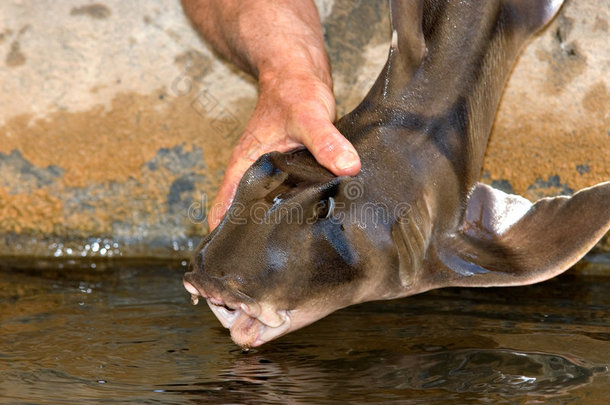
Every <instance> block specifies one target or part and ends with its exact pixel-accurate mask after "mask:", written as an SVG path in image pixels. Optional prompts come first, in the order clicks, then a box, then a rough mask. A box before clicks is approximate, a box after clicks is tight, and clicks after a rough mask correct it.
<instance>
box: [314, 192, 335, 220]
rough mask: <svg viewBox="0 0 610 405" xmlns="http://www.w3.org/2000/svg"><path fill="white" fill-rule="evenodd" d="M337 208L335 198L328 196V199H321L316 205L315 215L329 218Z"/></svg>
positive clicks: (317, 217) (320, 217)
mask: <svg viewBox="0 0 610 405" xmlns="http://www.w3.org/2000/svg"><path fill="white" fill-rule="evenodd" d="M334 210H335V199H334V198H332V197H328V198H327V199H324V200H320V201H318V202H317V203H316V205H315V207H314V215H315V218H316V219H327V218H329V217H331V216H332V215H333V211H334Z"/></svg>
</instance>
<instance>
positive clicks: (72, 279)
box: [0, 265, 610, 404]
mask: <svg viewBox="0 0 610 405" xmlns="http://www.w3.org/2000/svg"><path fill="white" fill-rule="evenodd" d="M183 272H184V269H176V268H173V269H172V268H169V267H168V268H153V267H151V266H144V265H140V266H138V265H133V266H130V267H123V268H114V269H112V268H111V269H104V270H99V269H97V270H78V271H77V270H57V269H53V268H50V269H47V270H44V271H43V270H36V271H34V270H31V271H28V270H27V269H25V270H24V269H20V270H13V269H10V268H6V267H5V268H3V269H1V270H0V402H3V403H16V404H17V403H24V404H25V403H36V404H46V403H53V404H56V403H63V404H66V403H78V404H81V403H90V402H109V401H117V402H118V401H120V402H130V403H176V404H181V403H248V404H250V403H252V404H257V403H258V404H269V403H293V404H297V403H308V404H309V403H314V404H322V403H336V402H339V401H340V402H344V403H396V404H539V403H547V404H576V403H585V404H606V403H608V402H607V398H609V397H610V372H609V368H610V278H607V277H601V276H595V277H587V276H582V275H578V276H574V275H571V274H570V273H568V274H564V275H563V276H560V277H558V278H556V279H554V280H551V281H549V282H546V283H542V284H538V285H535V286H529V287H518V288H494V289H457V288H455V289H444V290H437V291H432V292H429V293H426V294H422V295H419V296H414V297H409V298H405V299H401V300H395V301H389V302H375V303H367V304H363V305H359V306H355V307H351V308H347V309H345V310H342V311H339V312H336V313H334V314H332V315H330V316H329V317H327V318H325V319H323V320H321V321H319V322H317V323H316V324H314V325H312V326H310V327H308V328H305V329H303V330H301V331H297V332H295V333H292V334H290V335H288V336H285V337H283V338H281V339H279V340H278V341H275V342H272V343H270V344H267V345H265V346H263V347H261V348H259V349H256V350H252V351H250V352H249V353H242V352H241V351H240V350H239V349H238V348H237V347H236V346H235V345H233V344H232V342H231V340H230V338H229V334H228V332H227V331H226V330H225V329H223V328H222V327H221V326H220V324H219V323H218V321H217V320H216V319H215V318H214V317H213V315H212V313H211V311H210V310H209V309H208V308H207V306H205V305H199V306H195V307H194V306H191V305H190V299H189V297H188V294H187V293H186V292H185V291H184V289H183V287H182V283H181V277H182V273H183ZM607 274H610V272H608V273H607Z"/></svg>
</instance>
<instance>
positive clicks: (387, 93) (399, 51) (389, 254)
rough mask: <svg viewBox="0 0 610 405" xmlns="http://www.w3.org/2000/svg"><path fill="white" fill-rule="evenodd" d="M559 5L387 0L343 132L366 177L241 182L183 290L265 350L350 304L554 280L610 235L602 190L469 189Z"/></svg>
mask: <svg viewBox="0 0 610 405" xmlns="http://www.w3.org/2000/svg"><path fill="white" fill-rule="evenodd" d="M561 3H562V1H558V0H485V1H483V0H481V1H459V2H458V1H450V0H422V1H419V0H402V1H401V0H394V1H392V2H391V21H392V45H391V48H390V52H389V57H388V61H387V63H386V65H385V67H384V69H383V71H382V72H381V74H380V76H379V78H378V79H377V81H376V82H375V84H374V85H373V87H372V89H371V90H370V92H369V94H368V95H367V96H366V97H365V99H364V100H363V101H362V103H361V104H360V105H359V106H358V107H357V108H356V109H355V110H354V111H352V112H351V113H349V114H347V115H346V116H344V117H343V118H341V119H340V120H339V121H338V122H337V123H336V126H337V128H338V130H339V131H340V132H341V133H342V134H343V135H345V137H346V138H347V139H348V140H349V141H350V142H352V144H353V145H354V147H355V148H356V150H357V151H358V153H359V155H360V158H361V162H362V170H361V171H360V173H359V174H357V175H356V176H353V177H349V176H340V177H337V176H335V175H333V174H332V173H331V172H329V171H328V170H326V169H325V168H323V167H322V166H320V165H319V164H318V163H317V162H316V161H315V159H314V158H313V156H312V155H311V154H310V153H309V152H308V151H306V150H297V151H293V152H286V153H280V152H271V153H267V154H265V155H263V156H262V157H261V158H260V159H258V160H257V161H256V162H255V163H254V164H253V165H252V166H251V167H250V168H249V169H248V171H247V172H246V173H245V175H244V177H243V178H242V180H241V182H240V184H239V187H238V189H237V194H236V197H235V200H234V202H233V204H232V205H231V207H230V208H229V210H228V212H227V214H226V215H225V217H224V218H223V220H222V222H221V223H220V225H219V226H218V227H217V228H216V229H215V230H214V231H213V232H212V233H210V234H209V235H208V236H207V237H206V238H205V239H204V240H203V241H202V243H201V245H200V248H199V249H198V251H197V253H196V255H195V259H194V263H193V266H194V269H193V271H191V272H189V273H186V274H185V276H184V284H185V287H186V289H187V290H188V291H189V292H190V293H191V294H192V296H193V301H194V302H197V300H198V299H199V297H203V298H204V299H206V300H207V302H208V304H209V305H210V308H211V309H212V311H213V312H214V314H215V315H216V316H217V317H218V319H219V320H220V321H221V323H222V324H223V325H224V326H225V327H227V328H229V329H230V331H231V337H232V338H233V340H234V341H235V342H236V343H237V344H239V345H241V346H243V347H253V346H259V345H261V344H263V343H266V342H268V341H270V340H272V339H275V338H277V337H279V336H281V335H284V334H286V333H288V332H290V331H293V330H296V329H299V328H301V327H303V326H305V325H308V324H310V323H312V322H314V321H316V320H318V319H320V318H322V317H324V316H326V315H328V314H329V313H331V312H333V311H336V310H337V309H340V308H343V307H345V306H348V305H352V304H356V303H359V302H364V301H370V300H380V299H392V298H399V297H405V296H408V295H413V294H417V293H420V292H423V291H427V290H430V289H434V288H441V287H447V286H472V287H488V286H511V285H524V284H531V283H536V282H540V281H543V280H546V279H548V278H551V277H554V276H556V275H558V274H560V273H561V272H563V271H565V270H566V269H567V268H569V267H570V266H571V265H573V264H574V263H575V262H576V261H577V260H579V259H580V258H581V257H582V256H583V255H584V254H585V253H586V252H587V251H588V250H589V249H590V248H591V247H593V246H594V245H595V243H596V242H597V241H598V240H599V239H600V238H601V237H602V236H603V235H604V234H605V233H606V232H608V230H609V229H610V182H606V183H602V184H599V185H597V186H594V187H590V188H587V189H584V190H581V191H579V192H577V193H575V194H574V195H573V196H572V197H556V198H545V199H542V200H539V201H537V202H536V203H534V204H532V203H530V202H529V201H527V200H526V199H524V198H522V197H519V196H515V195H508V194H505V193H503V192H501V191H498V190H494V189H493V188H491V187H489V186H486V185H483V184H480V183H477V179H478V178H479V175H480V170H481V166H482V163H483V157H484V153H485V149H486V146H487V139H488V136H489V132H490V130H491V126H492V123H493V120H494V115H495V111H496V108H497V105H498V102H499V100H500V96H501V93H502V89H503V87H504V83H505V81H506V79H507V76H508V73H509V72H510V69H511V67H512V64H513V63H514V60H515V59H516V57H517V55H518V53H519V51H520V49H521V47H522V45H523V44H524V42H525V41H526V40H527V39H528V38H529V37H530V36H531V35H532V34H533V33H534V32H536V31H537V30H538V29H540V28H541V27H542V26H544V25H545V24H546V23H547V22H548V21H550V20H551V19H552V17H553V16H554V15H555V13H556V12H557V10H558V9H559V7H560V6H561Z"/></svg>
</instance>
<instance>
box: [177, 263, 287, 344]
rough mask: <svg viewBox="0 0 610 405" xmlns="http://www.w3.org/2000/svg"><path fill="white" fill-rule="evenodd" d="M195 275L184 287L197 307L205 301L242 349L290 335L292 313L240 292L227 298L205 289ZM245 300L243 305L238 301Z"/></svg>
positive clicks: (187, 277) (187, 278) (190, 275)
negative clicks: (202, 299) (285, 334)
mask: <svg viewBox="0 0 610 405" xmlns="http://www.w3.org/2000/svg"><path fill="white" fill-rule="evenodd" d="M193 277H194V276H193V275H192V274H191V273H187V274H185V276H184V279H183V284H184V288H185V289H186V291H188V293H189V294H191V300H192V302H193V304H195V305H196V304H198V303H199V298H201V297H203V298H204V299H205V300H206V302H207V304H208V306H209V307H210V309H211V310H212V313H214V315H215V316H216V318H218V320H219V321H220V323H221V324H222V326H224V327H225V328H227V329H229V330H230V331H231V338H232V339H233V341H234V342H235V343H237V344H238V345H240V346H242V347H256V346H260V345H262V344H263V343H266V342H268V341H269V340H272V339H275V338H276V337H278V336H281V335H283V334H284V333H286V332H287V331H288V330H289V328H290V324H291V322H290V316H289V311H286V310H278V309H277V308H275V307H274V306H273V305H269V304H265V303H262V304H259V303H257V302H255V301H254V300H253V299H252V298H250V297H248V296H247V295H245V294H243V293H239V292H235V293H232V294H231V293H227V294H224V295H227V296H228V297H230V298H228V299H225V298H223V296H222V295H223V294H219V293H216V292H213V291H210V290H208V289H206V288H204V287H202V286H201V285H200V284H199V283H197V282H196V281H195V280H194V279H193ZM234 296H237V297H241V296H243V297H242V298H243V302H242V301H240V300H237V299H234Z"/></svg>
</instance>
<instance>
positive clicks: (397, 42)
mask: <svg viewBox="0 0 610 405" xmlns="http://www.w3.org/2000/svg"><path fill="white" fill-rule="evenodd" d="M423 9H424V6H423V0H392V1H391V2H390V20H391V23H392V44H391V46H390V52H389V56H388V61H387V62H386V64H385V66H384V68H383V71H382V73H381V74H380V75H379V77H378V78H377V81H376V82H375V84H374V85H373V87H372V88H371V90H370V91H369V94H368V95H367V96H366V99H365V100H367V101H372V102H381V101H383V100H385V99H391V98H393V97H392V96H396V95H397V94H400V93H401V92H402V90H403V88H404V87H405V86H406V85H407V83H409V81H410V80H411V78H412V77H413V74H414V73H415V71H416V70H417V68H418V67H419V65H420V64H421V61H422V59H423V57H424V55H425V53H426V43H425V40H424V34H423V31H422V19H423ZM395 93H396V94H395Z"/></svg>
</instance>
